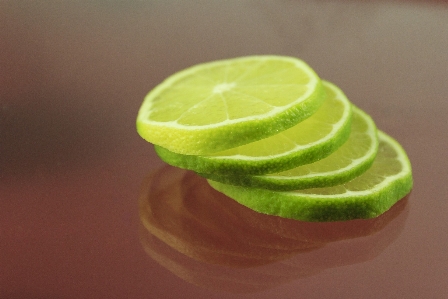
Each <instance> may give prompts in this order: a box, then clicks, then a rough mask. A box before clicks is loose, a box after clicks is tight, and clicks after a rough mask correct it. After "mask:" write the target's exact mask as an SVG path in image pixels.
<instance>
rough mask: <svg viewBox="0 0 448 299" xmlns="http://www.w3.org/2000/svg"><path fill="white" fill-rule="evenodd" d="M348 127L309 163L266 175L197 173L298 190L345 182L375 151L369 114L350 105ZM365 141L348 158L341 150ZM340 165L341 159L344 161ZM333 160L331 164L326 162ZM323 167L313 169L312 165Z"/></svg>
mask: <svg viewBox="0 0 448 299" xmlns="http://www.w3.org/2000/svg"><path fill="white" fill-rule="evenodd" d="M352 109H353V118H352V129H351V132H350V136H349V138H348V140H347V141H346V142H345V143H344V144H343V145H342V146H341V147H339V148H338V149H337V150H336V151H335V152H333V153H332V154H330V155H329V156H327V157H325V158H323V159H321V160H319V161H316V162H314V163H311V164H306V165H300V166H298V167H296V168H293V169H289V170H286V171H283V172H280V173H273V174H266V175H241V174H235V175H223V174H219V173H216V172H213V173H212V172H210V173H199V175H200V176H203V177H205V178H208V179H211V180H214V181H218V182H221V183H225V184H231V185H237V186H246V187H255V188H265V189H271V190H279V191H289V190H298V189H306V188H316V187H326V186H333V185H338V184H342V183H344V182H347V181H349V180H351V179H353V178H355V177H357V176H359V175H360V174H362V173H363V172H365V171H366V170H367V169H369V168H370V166H371V165H372V163H373V161H374V159H375V156H376V154H377V152H378V136H377V129H376V125H375V122H374V121H373V120H372V118H371V117H370V116H369V115H368V114H367V113H365V112H364V111H362V110H361V109H359V108H357V107H356V106H354V105H353V106H352ZM359 143H362V144H361V146H362V147H364V145H365V144H368V147H367V148H366V149H365V152H364V153H363V154H362V155H361V156H356V158H353V159H351V157H347V156H346V155H345V154H344V153H348V154H353V151H354V150H355V148H356V149H358V148H360V144H359ZM347 160H350V161H349V162H347V163H346V164H344V166H343V167H338V165H341V164H342V163H343V162H342V161H347ZM332 164H335V165H336V166H335V167H330V166H329V165H332ZM319 168H321V169H325V171H322V172H320V171H316V169H319Z"/></svg>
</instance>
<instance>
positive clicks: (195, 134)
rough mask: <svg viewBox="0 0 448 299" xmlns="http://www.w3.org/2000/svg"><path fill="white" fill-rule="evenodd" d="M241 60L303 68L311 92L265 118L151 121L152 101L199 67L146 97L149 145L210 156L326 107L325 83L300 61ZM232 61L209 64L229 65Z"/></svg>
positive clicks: (144, 129) (140, 121) (140, 125)
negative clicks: (192, 122)
mask: <svg viewBox="0 0 448 299" xmlns="http://www.w3.org/2000/svg"><path fill="white" fill-rule="evenodd" d="M238 59H242V60H243V59H244V60H247V59H258V60H260V59H265V60H269V59H281V60H288V61H291V62H293V63H295V64H297V65H300V66H301V69H302V70H304V71H305V72H306V73H307V74H308V76H309V78H310V83H309V85H310V88H309V89H308V91H307V92H306V93H305V94H304V95H302V96H301V97H300V98H298V99H297V100H296V101H294V102H293V103H291V104H290V105H286V106H283V107H281V108H279V109H277V110H276V112H275V113H268V114H266V115H264V116H263V117H260V116H257V117H253V118H250V119H249V118H248V119H244V121H241V120H235V121H227V122H226V123H218V124H212V125H207V126H180V125H175V124H171V123H164V122H155V121H149V120H148V119H147V116H148V114H149V111H150V110H151V105H152V104H151V99H152V98H154V96H155V95H157V94H158V93H159V92H160V91H161V90H163V89H165V88H169V86H171V84H172V83H173V82H174V81H176V80H177V78H178V77H182V76H185V75H188V74H189V73H193V72H194V71H195V69H198V68H200V67H202V66H203V65H204V64H199V65H196V66H193V67H191V68H187V69H185V70H183V71H180V72H178V73H176V74H174V75H172V76H170V77H169V78H168V79H166V80H165V81H164V82H162V83H161V84H159V85H158V86H157V87H156V88H154V89H153V90H152V91H151V92H150V93H148V95H147V96H146V97H145V99H144V101H143V104H142V106H141V107H140V110H139V112H138V116H137V121H136V126H137V132H138V133H139V135H140V136H141V137H142V138H143V139H145V140H146V141H148V142H151V143H153V144H157V145H160V146H162V147H164V148H167V149H168V150H170V151H172V152H175V153H180V154H187V155H201V154H210V153H215V152H219V151H222V150H226V149H229V148H233V147H236V146H239V145H243V144H246V143H249V142H253V141H256V140H260V139H262V138H266V137H268V136H271V135H274V134H276V133H278V132H280V131H283V130H286V129H288V128H290V127H292V126H294V125H295V124H297V123H298V122H300V121H302V120H304V119H306V118H308V117H309V116H310V115H312V114H313V113H314V112H315V111H316V110H317V109H318V108H319V107H320V105H321V104H322V103H323V100H324V95H325V91H324V88H323V86H322V82H321V80H320V78H319V77H318V75H317V74H316V73H315V72H314V70H313V69H312V68H311V67H309V66H308V65H307V64H306V63H305V62H303V61H302V60H300V59H297V58H293V57H286V56H274V55H266V56H247V57H240V58H234V59H233V60H235V61H236V60H238ZM228 61H229V60H223V61H215V62H210V63H208V64H219V63H227V62H228Z"/></svg>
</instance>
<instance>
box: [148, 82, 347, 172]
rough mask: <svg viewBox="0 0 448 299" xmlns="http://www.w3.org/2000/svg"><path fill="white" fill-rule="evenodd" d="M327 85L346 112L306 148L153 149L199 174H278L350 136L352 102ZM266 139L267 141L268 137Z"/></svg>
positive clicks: (330, 150)
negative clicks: (249, 153)
mask: <svg viewBox="0 0 448 299" xmlns="http://www.w3.org/2000/svg"><path fill="white" fill-rule="evenodd" d="M324 84H325V86H326V88H331V89H332V90H333V91H335V93H336V94H337V99H338V100H339V101H340V103H342V104H343V105H344V107H345V110H344V114H343V116H342V118H341V120H339V121H338V123H337V125H335V126H334V127H333V129H332V131H331V135H327V136H325V137H324V138H322V139H321V140H319V141H316V142H315V143H313V144H310V145H307V146H306V147H302V148H298V149H297V150H292V151H291V152H287V153H284V154H282V155H277V156H272V155H269V156H265V157H256V158H252V157H246V156H215V155H213V156H205V155H182V154H178V153H174V152H171V151H169V150H168V149H166V148H163V147H161V146H157V145H155V146H154V149H155V151H156V153H157V155H158V156H159V157H160V158H161V159H162V160H163V161H165V162H166V163H168V164H170V165H172V166H176V167H180V168H184V169H189V170H193V171H195V172H198V173H213V174H218V175H219V174H221V175H222V174H228V175H233V174H238V175H243V174H245V175H261V174H267V173H275V172H279V171H283V170H287V169H291V168H294V167H296V166H298V165H303V164H308V163H312V162H314V161H317V160H320V159H322V158H324V157H326V156H328V155H330V154H331V153H333V152H334V151H335V150H337V149H338V148H339V147H340V146H341V145H342V144H344V142H345V141H346V140H347V139H348V138H349V135H350V129H351V118H352V104H351V103H350V101H349V100H348V99H347V98H346V96H345V95H344V93H343V92H342V90H340V89H339V88H338V87H337V86H335V85H334V84H332V83H330V82H324ZM298 125H300V124H298ZM265 140H266V141H267V142H268V141H269V138H267V139H265Z"/></svg>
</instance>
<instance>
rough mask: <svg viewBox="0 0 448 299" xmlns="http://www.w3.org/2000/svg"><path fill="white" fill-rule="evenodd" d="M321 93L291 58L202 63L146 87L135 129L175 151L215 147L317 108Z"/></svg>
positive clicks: (261, 133) (252, 137)
mask: <svg viewBox="0 0 448 299" xmlns="http://www.w3.org/2000/svg"><path fill="white" fill-rule="evenodd" d="M324 95H325V91H324V88H323V86H322V82H321V80H320V78H319V77H318V75H317V74H316V73H315V72H314V70H313V69H312V68H311V67H309V66H308V65H307V64H306V63H305V62H303V61H302V60H300V59H297V58H293V57H286V56H275V55H265V56H247V57H240V58H233V59H227V60H220V61H214V62H208V63H202V64H198V65H195V66H193V67H190V68H187V69H185V70H182V71H180V72H178V73H176V74H174V75H172V76H170V77H169V78H167V79H166V80H165V81H163V82H162V83H161V84H159V85H158V86H156V87H155V88H154V89H153V90H152V91H151V92H149V93H148V95H147V96H146V97H145V99H144V101H143V103H142V106H141V107H140V110H139V112H138V115H137V131H138V133H139V134H140V136H141V137H142V138H143V139H145V140H146V141H148V142H151V143H153V144H156V145H159V146H162V147H164V148H166V149H168V150H170V151H172V152H175V153H180V154H188V155H201V154H210V153H216V152H219V151H223V150H226V149H229V148H234V147H236V146H240V145H243V144H247V143H250V142H254V141H256V140H260V139H262V138H266V137H268V136H271V135H274V134H277V133H279V132H280V131H283V130H286V129H288V128H290V127H292V126H294V125H296V124H297V123H298V122H300V121H302V120H304V119H306V118H308V117H309V116H311V115H312V114H313V113H314V112H316V111H317V109H318V108H319V107H320V105H321V104H322V103H323V100H324V98H325V97H324Z"/></svg>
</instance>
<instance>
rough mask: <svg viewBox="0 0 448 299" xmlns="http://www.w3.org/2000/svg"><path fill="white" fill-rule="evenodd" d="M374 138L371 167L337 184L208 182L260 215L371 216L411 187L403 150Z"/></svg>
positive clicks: (308, 218)
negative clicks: (274, 186) (290, 186)
mask: <svg viewBox="0 0 448 299" xmlns="http://www.w3.org/2000/svg"><path fill="white" fill-rule="evenodd" d="M378 137H379V140H380V146H379V150H378V154H377V156H376V158H375V161H374V162H373V165H372V167H370V168H369V169H368V170H367V171H366V172H364V173H363V174H361V175H360V176H358V177H356V178H354V179H353V180H351V181H349V182H347V183H344V184H341V185H337V186H333V187H326V188H312V189H305V190H297V191H273V190H268V189H258V188H249V187H241V186H233V185H227V184H223V183H219V182H216V181H212V180H208V182H209V184H210V185H211V186H212V187H213V188H214V189H216V190H217V191H219V192H222V193H224V194H225V195H227V196H229V197H230V198H233V199H234V200H236V201H237V202H239V203H240V204H242V205H244V206H246V207H248V208H250V209H252V210H255V211H258V212H260V213H264V214H270V215H277V216H281V217H284V218H292V219H297V220H303V221H321V222H324V221H345V220H351V219H367V218H373V217H376V216H379V215H380V214H382V213H384V212H385V211H387V210H389V209H390V208H391V207H392V206H393V205H394V204H395V203H396V202H397V201H399V200H400V199H401V198H403V197H404V196H406V195H407V194H408V193H409V192H410V191H411V189H412V186H413V179H412V170H411V164H410V161H409V159H408V157H407V155H406V152H405V151H404V149H403V148H402V147H401V145H400V144H399V143H398V142H397V141H395V140H394V139H393V138H392V137H390V136H388V135H387V134H386V133H384V132H382V131H378ZM397 166H399V168H400V171H396V173H393V172H394V171H392V173H390V168H392V170H393V167H397ZM388 172H389V173H388ZM366 185H367V188H366Z"/></svg>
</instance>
